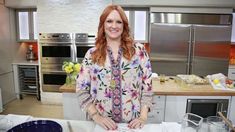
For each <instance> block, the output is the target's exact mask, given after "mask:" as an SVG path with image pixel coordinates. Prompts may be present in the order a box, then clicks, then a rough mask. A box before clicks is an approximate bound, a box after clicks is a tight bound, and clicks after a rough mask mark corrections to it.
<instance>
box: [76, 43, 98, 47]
mask: <svg viewBox="0 0 235 132" xmlns="http://www.w3.org/2000/svg"><path fill="white" fill-rule="evenodd" d="M76 46H77V47H94V46H95V44H94V43H92V44H77V43H76Z"/></svg>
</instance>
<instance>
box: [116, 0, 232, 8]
mask: <svg viewBox="0 0 235 132" xmlns="http://www.w3.org/2000/svg"><path fill="white" fill-rule="evenodd" d="M113 3H114V4H120V5H126V6H203V7H235V0H113Z"/></svg>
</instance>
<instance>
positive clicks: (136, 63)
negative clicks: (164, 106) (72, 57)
mask: <svg viewBox="0 0 235 132" xmlns="http://www.w3.org/2000/svg"><path fill="white" fill-rule="evenodd" d="M95 44H96V45H95V47H94V48H91V49H89V50H88V51H87V53H86V55H85V58H84V60H83V63H82V67H81V71H80V73H79V76H78V78H77V86H76V88H77V92H79V101H80V103H81V107H82V109H83V110H85V111H87V112H88V114H89V116H90V117H91V118H92V119H93V120H94V121H95V122H96V123H97V124H99V125H100V126H102V127H103V128H105V129H106V130H115V129H116V128H117V124H116V123H128V127H130V128H141V127H143V125H144V123H145V122H146V120H147V113H148V110H149V108H150V107H151V106H152V80H151V74H152V72H151V65H150V60H149V57H148V54H147V52H146V51H145V48H144V46H143V45H142V44H139V43H134V41H133V39H132V38H131V36H130V30H129V25H128V19H127V17H126V15H125V13H124V10H123V9H122V8H121V7H120V6H117V5H110V6H108V7H106V8H105V10H104V11H103V13H102V15H101V16H100V22H99V27H98V34H97V39H96V43H95Z"/></svg>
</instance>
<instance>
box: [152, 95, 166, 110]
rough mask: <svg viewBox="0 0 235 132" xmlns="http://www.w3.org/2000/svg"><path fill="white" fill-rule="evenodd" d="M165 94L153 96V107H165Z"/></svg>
mask: <svg viewBox="0 0 235 132" xmlns="http://www.w3.org/2000/svg"><path fill="white" fill-rule="evenodd" d="M165 101H166V96H154V97H153V109H165Z"/></svg>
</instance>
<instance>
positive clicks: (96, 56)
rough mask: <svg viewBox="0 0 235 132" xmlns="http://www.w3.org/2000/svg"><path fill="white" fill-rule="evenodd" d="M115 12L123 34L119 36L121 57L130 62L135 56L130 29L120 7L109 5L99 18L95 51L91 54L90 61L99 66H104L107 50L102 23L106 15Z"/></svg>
mask: <svg viewBox="0 0 235 132" xmlns="http://www.w3.org/2000/svg"><path fill="white" fill-rule="evenodd" d="M113 10H116V11H118V13H119V14H120V16H121V19H122V21H123V32H122V35H121V45H120V46H121V48H122V49H123V56H124V58H126V59H127V60H131V58H132V56H133V55H134V54H135V49H134V47H133V44H134V41H133V39H132V37H131V36H130V29H129V24H128V19H127V17H126V14H125V12H124V10H123V9H122V7H121V6H118V5H109V6H107V7H106V8H105V9H104V11H103V13H102V14H101V16H100V22H99V27H98V33H97V38H96V42H95V47H96V50H95V51H94V52H93V53H92V61H93V62H94V63H97V64H99V65H104V62H105V60H106V50H107V40H106V37H105V30H104V23H105V20H106V18H107V17H108V15H109V14H110V13H111V12H112V11H113Z"/></svg>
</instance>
